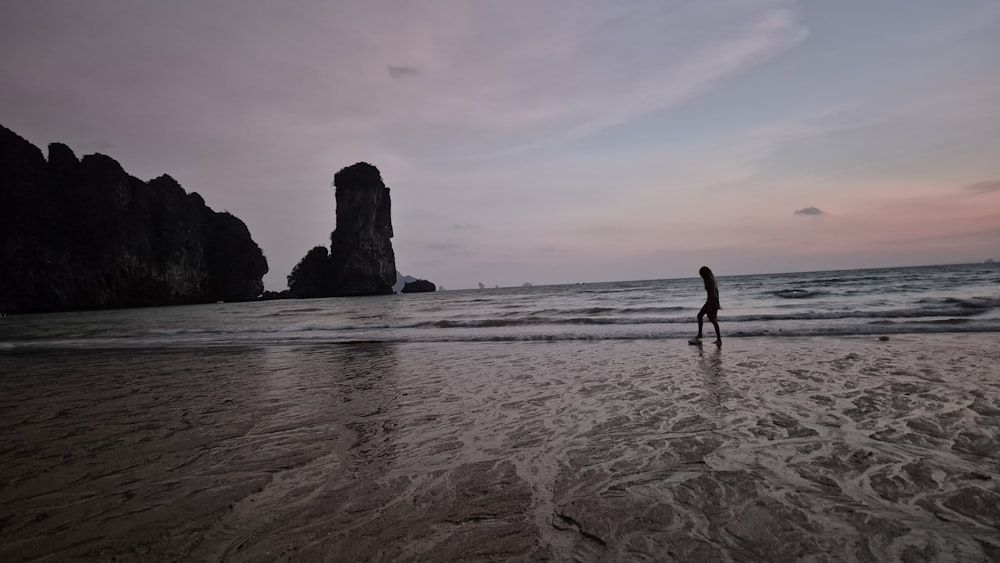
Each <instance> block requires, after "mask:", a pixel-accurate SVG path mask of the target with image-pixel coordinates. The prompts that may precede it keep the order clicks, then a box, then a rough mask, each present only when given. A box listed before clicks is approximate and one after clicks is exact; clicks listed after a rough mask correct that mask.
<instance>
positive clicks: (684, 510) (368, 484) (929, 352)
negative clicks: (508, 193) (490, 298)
mask: <svg viewBox="0 0 1000 563" xmlns="http://www.w3.org/2000/svg"><path fill="white" fill-rule="evenodd" d="M998 366H1000V346H998V345H997V343H996V335H995V334H984V335H930V336H898V337H893V338H892V340H890V341H888V342H880V341H878V340H876V339H873V338H805V339H798V338H779V339H731V340H729V341H727V342H726V343H725V345H724V346H723V348H721V349H719V348H716V347H715V346H714V345H711V344H706V345H704V346H703V347H697V346H689V345H688V344H687V343H686V340H677V341H674V340H669V341H668V340H646V341H599V342H574V341H562V342H551V343H545V342H535V343H459V344H455V343H449V344H377V343H372V344H358V345H338V346H327V347H316V346H310V347H269V348H250V349H237V348H217V349H211V348H208V349H199V350H191V349H182V350H142V351H136V350H127V351H100V350H97V351H81V352H72V353H69V352H66V353H59V354H51V353H50V354H46V355H12V356H4V357H0V425H2V427H3V429H4V434H3V441H2V443H0V459H2V465H0V560H2V561H32V560H41V559H45V560H77V561H91V560H93V561H109V560H118V561H131V560H142V561H219V560H231V561H278V560H296V561H324V560H326V561H470V560H516V561H546V560H548V561H616V560H620V561H625V560H628V561H636V560H639V561H641V560H648V561H673V560H678V561H685V560H691V561H727V560H732V561H990V560H993V561H996V560H1000V367H998Z"/></svg>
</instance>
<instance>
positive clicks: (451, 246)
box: [424, 241, 462, 250]
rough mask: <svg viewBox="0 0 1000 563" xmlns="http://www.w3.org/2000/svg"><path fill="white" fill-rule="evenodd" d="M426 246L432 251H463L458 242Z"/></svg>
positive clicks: (434, 243)
mask: <svg viewBox="0 0 1000 563" xmlns="http://www.w3.org/2000/svg"><path fill="white" fill-rule="evenodd" d="M424 246H425V247H426V248H428V249H430V250H461V249H462V245H461V244H459V243H457V242H451V241H449V242H428V243H426V244H424Z"/></svg>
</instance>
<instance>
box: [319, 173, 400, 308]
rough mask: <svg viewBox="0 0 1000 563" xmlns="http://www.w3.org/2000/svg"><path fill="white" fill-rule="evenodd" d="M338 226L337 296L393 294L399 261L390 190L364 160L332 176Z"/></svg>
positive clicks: (334, 248)
mask: <svg viewBox="0 0 1000 563" xmlns="http://www.w3.org/2000/svg"><path fill="white" fill-rule="evenodd" d="M333 185H334V186H335V188H336V198H337V226H336V228H335V229H334V231H333V233H331V234H330V263H331V270H332V278H333V282H334V283H333V285H334V287H333V292H334V294H335V295H343V296H347V295H381V294H388V293H392V286H393V284H394V283H396V257H395V254H394V253H393V251H392V241H391V240H390V239H391V238H392V218H391V216H390V211H391V204H390V200H389V188H387V187H386V186H385V184H384V183H383V182H382V175H381V174H379V171H378V168H375V167H374V166H372V165H371V164H368V163H367V162H359V163H357V164H354V165H351V166H348V167H347V168H344V169H342V170H341V171H340V172H337V173H336V174H335V175H334V177H333Z"/></svg>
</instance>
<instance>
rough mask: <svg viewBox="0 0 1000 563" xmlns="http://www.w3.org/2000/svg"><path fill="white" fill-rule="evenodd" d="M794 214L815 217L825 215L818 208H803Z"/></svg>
mask: <svg viewBox="0 0 1000 563" xmlns="http://www.w3.org/2000/svg"><path fill="white" fill-rule="evenodd" d="M795 214H796V215H810V216H817V215H824V214H825V213H824V212H823V210H822V209H820V208H818V207H803V208H802V209H796V210H795Z"/></svg>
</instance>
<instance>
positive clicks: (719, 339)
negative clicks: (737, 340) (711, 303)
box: [698, 311, 722, 344]
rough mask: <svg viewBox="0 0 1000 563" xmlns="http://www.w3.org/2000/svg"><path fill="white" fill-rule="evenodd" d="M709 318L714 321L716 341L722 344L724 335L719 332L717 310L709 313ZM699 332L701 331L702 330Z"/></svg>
mask: <svg viewBox="0 0 1000 563" xmlns="http://www.w3.org/2000/svg"><path fill="white" fill-rule="evenodd" d="M708 320H709V321H711V322H712V327H714V328H715V343H716V344H722V335H721V334H720V333H719V317H718V316H717V313H716V312H715V311H711V312H709V313H708ZM698 332H701V331H700V330H699V331H698Z"/></svg>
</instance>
